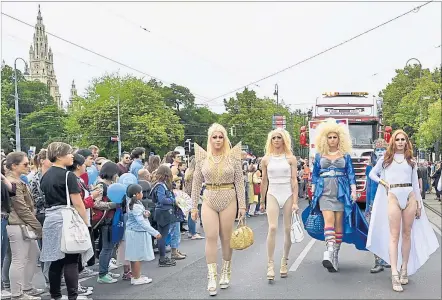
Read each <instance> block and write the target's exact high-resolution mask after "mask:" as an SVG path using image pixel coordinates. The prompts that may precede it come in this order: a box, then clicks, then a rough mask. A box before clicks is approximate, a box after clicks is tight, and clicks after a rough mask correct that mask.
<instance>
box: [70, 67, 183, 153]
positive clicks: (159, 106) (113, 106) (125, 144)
mask: <svg viewBox="0 0 442 300" xmlns="http://www.w3.org/2000/svg"><path fill="white" fill-rule="evenodd" d="M118 98H119V101H120V120H121V140H122V148H123V150H126V151H130V150H132V149H133V148H135V147H137V146H143V147H145V148H147V149H148V150H150V151H155V152H157V153H164V152H166V151H168V150H170V149H171V148H174V147H175V146H176V145H177V144H179V142H182V140H183V137H184V127H183V125H182V124H180V122H179V117H178V116H177V115H176V113H175V111H174V110H173V109H171V108H170V107H168V106H167V105H166V104H165V102H164V101H163V98H162V95H161V93H160V92H159V91H158V90H157V89H156V88H155V87H153V86H152V85H151V83H146V82H144V81H142V80H141V79H138V78H136V77H133V76H127V77H124V78H120V77H118V76H115V75H106V76H103V77H100V78H96V79H94V80H93V81H92V84H91V85H90V86H89V87H88V89H87V95H86V97H85V98H84V99H82V98H78V99H77V101H75V103H73V105H72V106H71V108H70V110H69V117H68V118H67V120H66V130H67V132H68V134H69V137H70V138H72V139H73V140H74V143H75V144H76V145H78V146H80V147H86V146H88V145H89V144H91V143H92V142H93V143H94V144H96V145H97V146H98V147H100V149H103V154H105V155H107V156H108V157H116V156H117V146H116V144H113V143H110V137H111V136H117V101H118V100H117V99H118Z"/></svg>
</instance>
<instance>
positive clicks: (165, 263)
mask: <svg viewBox="0 0 442 300" xmlns="http://www.w3.org/2000/svg"><path fill="white" fill-rule="evenodd" d="M158 266H160V267H173V266H176V261H175V260H173V259H170V258H169V257H165V258H160V259H159V260H158Z"/></svg>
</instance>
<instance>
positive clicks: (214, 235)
mask: <svg viewBox="0 0 442 300" xmlns="http://www.w3.org/2000/svg"><path fill="white" fill-rule="evenodd" d="M236 212H237V204H236V201H231V202H230V204H229V205H228V206H227V208H225V209H224V210H223V211H221V212H219V213H218V212H216V211H215V210H213V209H212V208H211V207H210V206H208V205H207V203H205V202H203V205H202V208H201V217H202V219H203V226H204V231H205V234H206V262H207V267H208V270H209V276H208V277H209V283H208V286H207V290H208V291H209V294H210V295H212V296H214V295H216V293H217V292H216V287H217V264H216V262H217V252H218V237H219V238H220V239H221V248H222V256H223V268H222V271H221V278H220V287H221V288H227V287H228V286H229V282H230V272H231V270H230V268H231V260H232V251H233V250H232V248H230V237H231V236H232V231H233V224H234V222H235V217H236Z"/></svg>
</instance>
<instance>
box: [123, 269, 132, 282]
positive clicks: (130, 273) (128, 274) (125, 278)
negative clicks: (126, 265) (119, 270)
mask: <svg viewBox="0 0 442 300" xmlns="http://www.w3.org/2000/svg"><path fill="white" fill-rule="evenodd" d="M131 279H132V272H130V271H129V272H127V273H124V274H123V280H131Z"/></svg>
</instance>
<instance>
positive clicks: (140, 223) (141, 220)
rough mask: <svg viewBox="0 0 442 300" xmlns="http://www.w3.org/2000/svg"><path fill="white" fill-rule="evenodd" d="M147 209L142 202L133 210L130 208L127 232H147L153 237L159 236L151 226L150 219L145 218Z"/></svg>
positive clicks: (138, 202) (136, 204)
mask: <svg viewBox="0 0 442 300" xmlns="http://www.w3.org/2000/svg"><path fill="white" fill-rule="evenodd" d="M145 211H146V209H145V208H144V205H143V204H142V203H141V201H137V202H136V203H135V204H134V206H133V208H132V210H130V208H129V207H128V210H127V222H126V230H132V231H147V232H148V233H149V234H150V235H152V236H157V235H158V234H159V232H158V231H157V230H155V229H154V228H153V227H152V225H150V222H149V219H148V218H145V217H144V212H145Z"/></svg>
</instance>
